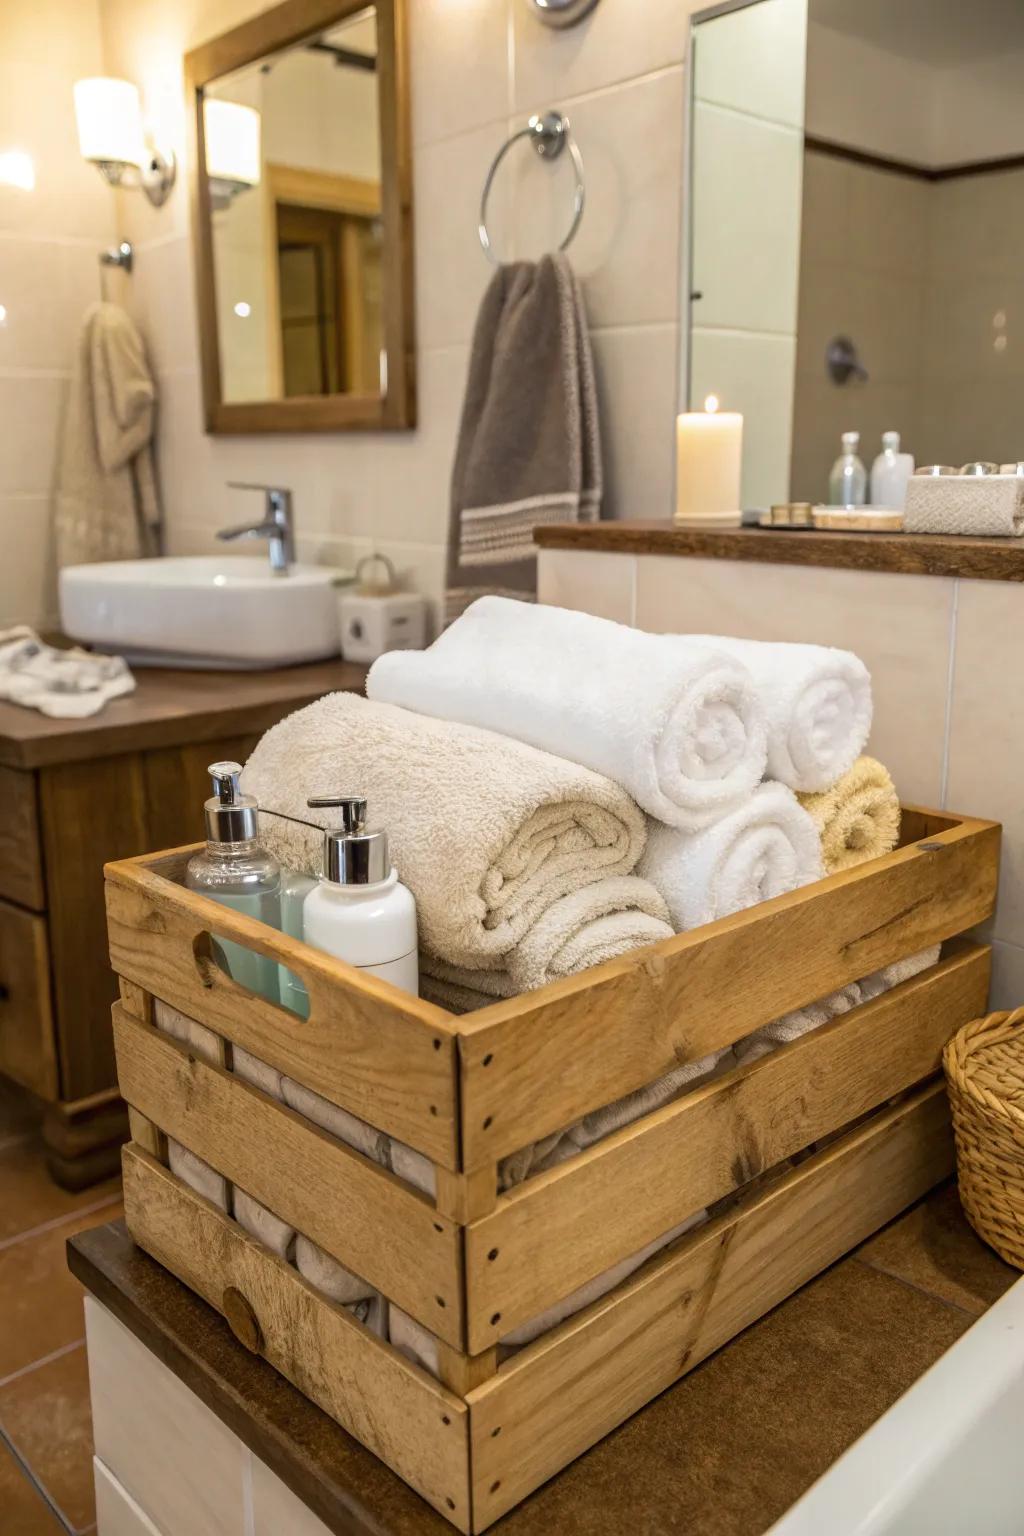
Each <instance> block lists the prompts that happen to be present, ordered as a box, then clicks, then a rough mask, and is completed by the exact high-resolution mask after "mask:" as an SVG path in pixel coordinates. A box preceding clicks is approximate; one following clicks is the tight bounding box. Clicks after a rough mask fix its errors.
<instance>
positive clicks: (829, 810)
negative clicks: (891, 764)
mask: <svg viewBox="0 0 1024 1536" xmlns="http://www.w3.org/2000/svg"><path fill="white" fill-rule="evenodd" d="M798 799H799V801H800V804H801V805H802V806H803V808H804V810H805V811H806V812H807V814H808V815H809V816H810V817H811V819H812V820H813V822H814V824H815V826H816V827H817V829H818V835H819V836H820V838H821V853H822V858H823V859H824V861H825V871H826V873H827V874H830V875H832V874H835V872H836V870H838V869H852V868H853V866H854V865H855V864H863V863H864V862H865V861H866V860H867V859H879V858H881V857H882V855H883V854H885V853H891V852H892V850H893V849H894V848H895V847H896V844H897V843H898V842H899V840H900V801H899V796H898V795H897V793H896V786H895V784H894V783H893V782H892V779H891V778H890V777H889V772H888V769H886V768H883V767H882V764H881V763H879V762H876V761H875V759H874V758H873V757H858V759H857V761H856V762H855V763H854V765H853V767H852V768H850V769H849V770H848V771H847V772H846V773H844V774H843V776H842V778H841V779H837V780H836V782H835V783H834V784H833V785H832V786H831V788H829V789H825V790H822V791H821V792H820V793H819V794H816V795H808V794H804V795H799V796H798Z"/></svg>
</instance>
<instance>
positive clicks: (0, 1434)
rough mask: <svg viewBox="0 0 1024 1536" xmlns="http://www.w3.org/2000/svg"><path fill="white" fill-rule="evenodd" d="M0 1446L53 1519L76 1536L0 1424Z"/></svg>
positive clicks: (70, 1534) (69, 1522) (73, 1529)
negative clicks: (4, 1447)
mask: <svg viewBox="0 0 1024 1536" xmlns="http://www.w3.org/2000/svg"><path fill="white" fill-rule="evenodd" d="M0 1446H6V1447H7V1450H8V1451H9V1452H10V1455H11V1458H12V1460H13V1461H14V1464H15V1466H16V1467H17V1468H18V1471H19V1472H20V1473H21V1475H22V1477H24V1479H25V1481H26V1482H27V1483H28V1485H29V1487H30V1488H34V1489H35V1491H36V1493H38V1495H39V1497H40V1498H41V1499H42V1501H43V1503H44V1504H45V1505H46V1507H47V1509H49V1510H50V1511H51V1512H52V1513H53V1516H54V1518H55V1519H56V1520H57V1521H59V1523H60V1524H61V1525H62V1526H63V1527H64V1529H65V1531H67V1533H68V1536H76V1532H75V1528H74V1526H73V1525H72V1524H71V1521H70V1520H68V1519H67V1517H66V1516H65V1514H64V1511H63V1510H62V1509H61V1507H60V1505H59V1504H57V1503H56V1502H55V1500H54V1499H53V1498H52V1497H51V1496H50V1494H49V1493H48V1492H47V1489H46V1487H45V1485H44V1484H43V1483H42V1482H40V1480H39V1478H38V1477H37V1476H36V1474H35V1473H34V1472H33V1470H32V1468H31V1467H30V1466H29V1464H28V1462H27V1461H26V1460H25V1458H24V1456H22V1454H21V1452H20V1451H19V1450H18V1447H17V1446H16V1445H15V1443H14V1441H13V1440H12V1439H11V1437H10V1435H8V1433H7V1431H6V1430H5V1429H4V1427H3V1425H2V1424H0Z"/></svg>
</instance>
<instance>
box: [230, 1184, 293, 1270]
mask: <svg viewBox="0 0 1024 1536" xmlns="http://www.w3.org/2000/svg"><path fill="white" fill-rule="evenodd" d="M232 1204H233V1208H234V1217H235V1220H236V1221H237V1222H238V1225H239V1226H240V1227H242V1228H243V1229H244V1231H246V1232H248V1233H249V1235H250V1237H257V1238H259V1240H260V1242H261V1243H265V1244H266V1246H267V1247H268V1248H270V1249H271V1250H272V1251H273V1252H274V1253H277V1254H280V1256H281V1258H282V1259H289V1260H291V1259H292V1258H293V1257H294V1254H295V1228H294V1227H290V1226H289V1225H288V1223H287V1222H286V1221H282V1220H281V1218H280V1216H275V1215H274V1213H273V1211H268V1210H267V1208H266V1206H265V1205H260V1203H259V1201H258V1200H254V1199H253V1197H252V1195H247V1194H246V1193H245V1190H244V1189H239V1187H238V1185H237V1184H236V1185H235V1193H234V1199H233V1202H232Z"/></svg>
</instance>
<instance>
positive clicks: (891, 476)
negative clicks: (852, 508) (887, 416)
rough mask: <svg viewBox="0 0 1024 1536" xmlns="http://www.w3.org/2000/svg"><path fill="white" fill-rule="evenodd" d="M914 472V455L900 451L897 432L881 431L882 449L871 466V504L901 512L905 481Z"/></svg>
mask: <svg viewBox="0 0 1024 1536" xmlns="http://www.w3.org/2000/svg"><path fill="white" fill-rule="evenodd" d="M913 473H914V455H913V454H912V453H900V435H899V433H898V432H883V433H882V451H881V453H880V454H879V455H878V457H877V459H876V460H875V462H874V463H873V464H872V466H871V504H872V506H875V507H889V508H891V509H892V510H893V511H895V512H902V511H903V506H904V503H905V501H906V499H907V481H908V480H909V479H910V477H911V475H912V474H913Z"/></svg>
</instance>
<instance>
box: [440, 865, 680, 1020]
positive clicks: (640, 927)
mask: <svg viewBox="0 0 1024 1536" xmlns="http://www.w3.org/2000/svg"><path fill="white" fill-rule="evenodd" d="M671 937H672V927H671V925H670V923H669V922H668V908H667V907H666V905H665V902H664V900H663V899H662V897H661V896H660V895H659V893H658V892H657V891H656V890H655V888H654V886H653V885H650V884H648V882H647V881H646V880H638V879H637V878H636V876H635V875H615V876H611V877H609V878H608V879H606V880H598V881H596V882H595V883H594V884H593V885H586V886H584V887H583V888H582V889H581V890H578V891H573V892H571V893H570V894H569V895H568V896H562V897H561V898H560V899H559V900H558V901H555V902H552V904H551V906H550V907H548V909H547V911H545V912H542V913H541V914H540V915H539V917H538V918H537V920H536V922H535V923H534V924H533V927H532V928H530V929H529V930H528V932H526V933H525V934H523V936H522V938H521V939H520V941H519V943H518V944H517V945H516V947H515V948H514V949H512V950H510V951H509V953H508V954H507V955H506V956H505V957H504V965H503V966H502V968H501V969H500V970H498V969H494V970H486V969H473V968H471V967H468V966H455V965H449V964H448V963H447V962H446V961H444V960H441V959H439V958H438V957H437V956H436V955H431V954H429V953H427V952H424V953H423V954H422V956H421V967H422V973H423V983H424V990H425V991H428V992H430V993H431V994H432V995H433V996H435V997H436V998H439V997H442V996H445V995H446V994H447V996H448V997H449V1000H450V1002H451V1003H453V1004H457V1003H462V1002H464V1001H469V1002H471V1004H472V1005H473V1006H475V1007H480V1006H482V1003H480V1002H478V1001H476V999H482V1000H483V1003H488V1002H494V1000H495V999H496V998H500V997H517V996H518V995H519V993H521V992H530V991H532V990H533V989H534V988H536V987H543V986H545V985H546V984H547V983H548V982H550V981H560V980H561V979H562V978H563V977H566V976H575V975H577V974H578V973H579V972H580V971H585V970H589V969H590V967H591V966H594V965H600V964H601V963H602V962H603V961H605V960H614V959H616V958H617V957H618V956H619V955H624V954H626V953H627V952H628V951H629V950H631V949H639V948H640V947H641V946H642V945H645V944H655V943H657V942H658V940H659V939H670V938H671ZM448 989H453V990H451V991H450V992H449V991H448ZM455 1011H458V1012H465V1011H466V1010H465V1009H464V1008H462V1007H459V1008H458V1009H456V1010H455Z"/></svg>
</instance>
